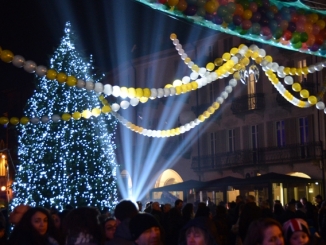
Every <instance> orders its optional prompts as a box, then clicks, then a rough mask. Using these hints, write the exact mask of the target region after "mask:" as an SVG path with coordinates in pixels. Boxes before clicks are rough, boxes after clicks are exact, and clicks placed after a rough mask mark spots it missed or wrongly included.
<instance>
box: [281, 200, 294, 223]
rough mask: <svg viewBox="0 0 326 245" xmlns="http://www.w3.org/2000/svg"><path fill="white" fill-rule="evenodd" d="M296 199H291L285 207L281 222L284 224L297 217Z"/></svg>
mask: <svg viewBox="0 0 326 245" xmlns="http://www.w3.org/2000/svg"><path fill="white" fill-rule="evenodd" d="M295 218H296V216H295V200H290V201H289V202H288V204H287V205H286V207H285V211H284V213H283V215H282V217H281V224H282V225H283V224H284V223H285V222H286V221H288V220H290V219H295Z"/></svg>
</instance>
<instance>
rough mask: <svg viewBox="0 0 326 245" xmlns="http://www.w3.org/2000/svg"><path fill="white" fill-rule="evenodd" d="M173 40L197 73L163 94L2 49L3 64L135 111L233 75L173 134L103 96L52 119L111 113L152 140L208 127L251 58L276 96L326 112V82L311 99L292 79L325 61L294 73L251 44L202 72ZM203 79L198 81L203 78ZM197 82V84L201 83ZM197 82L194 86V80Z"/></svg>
mask: <svg viewBox="0 0 326 245" xmlns="http://www.w3.org/2000/svg"><path fill="white" fill-rule="evenodd" d="M170 39H171V40H172V41H173V44H174V45H175V48H176V50H177V51H178V53H179V55H180V56H181V59H182V60H184V62H185V64H186V65H188V67H189V68H190V69H191V70H192V73H191V74H190V77H188V76H185V77H183V78H182V81H181V80H176V81H174V83H173V85H171V84H166V85H165V87H164V89H162V88H159V89H157V90H156V89H148V88H136V89H135V88H126V87H121V88H120V87H119V86H113V87H112V86H111V85H109V84H106V85H104V86H103V84H102V83H95V84H94V83H93V82H91V81H89V82H85V81H83V80H81V79H78V80H77V78H76V77H75V76H68V75H67V74H65V73H63V72H57V71H56V70H54V69H47V68H46V67H45V66H36V64H35V62H33V61H25V59H24V58H23V57H22V56H20V55H15V56H14V55H13V53H12V52H11V51H9V50H2V49H1V48H0V59H1V60H2V61H4V62H6V63H10V62H12V63H13V65H15V66H16V67H24V70H25V71H27V72H29V73H34V72H35V73H36V74H37V75H38V76H46V77H47V79H49V80H55V79H56V80H57V81H58V82H59V83H66V84H67V85H68V86H71V87H72V86H77V87H78V88H84V87H85V89H87V90H89V91H91V90H94V91H95V92H97V93H100V94H101V93H104V94H106V95H113V96H115V97H119V96H120V97H121V98H126V97H129V98H130V99H131V100H130V104H131V105H133V106H136V105H137V104H138V103H139V101H140V102H142V103H146V102H147V101H148V98H150V99H155V98H161V97H167V96H172V95H179V94H183V93H187V92H190V91H191V90H195V89H197V88H201V87H202V86H205V85H207V84H208V83H211V82H212V81H215V80H217V79H219V78H223V77H228V76H229V75H230V74H233V77H234V78H233V79H231V80H230V83H229V84H230V85H228V86H226V88H225V91H223V92H222V93H221V96H219V97H218V98H217V99H216V102H214V103H213V104H212V105H211V106H210V107H209V108H207V110H206V111H205V112H204V113H203V114H201V115H200V116H199V117H198V118H197V119H195V120H194V121H191V122H189V123H187V124H185V125H183V126H180V127H177V128H173V129H169V130H150V129H144V128H142V127H140V126H137V125H135V124H132V123H131V122H129V121H127V120H126V119H125V118H123V117H122V116H121V115H120V114H118V113H117V111H118V110H119V109H120V107H121V108H123V109H127V108H128V107H129V102H128V101H125V100H123V101H122V102H121V103H120V105H118V104H117V103H113V104H112V105H111V106H110V105H109V103H108V102H107V100H106V99H105V98H104V96H103V95H100V96H99V100H100V101H101V102H102V104H103V107H102V108H93V109H92V110H84V111H82V112H78V111H76V112H74V113H72V114H69V113H63V114H62V115H61V116H60V115H57V114H55V115H53V116H52V117H51V120H52V121H53V122H58V121H60V120H63V121H69V120H70V119H71V118H73V119H75V120H80V119H81V118H85V119H89V118H90V117H91V116H95V117H98V116H99V115H100V114H101V113H103V114H107V113H111V114H112V115H113V116H115V117H116V118H117V120H118V121H119V122H121V123H122V124H123V125H124V126H126V127H127V128H129V129H130V130H132V131H134V132H136V133H139V134H142V135H144V136H152V137H170V136H175V135H179V134H181V133H184V132H186V131H188V130H190V129H192V128H194V127H195V126H197V125H199V124H200V123H201V122H204V121H205V120H206V119H207V118H209V117H210V115H211V114H213V113H214V112H215V111H216V110H217V109H218V108H219V107H220V105H221V104H222V103H223V102H224V100H225V99H226V98H227V97H228V94H229V93H231V92H232V90H233V88H232V87H235V86H236V84H237V80H239V79H240V78H241V75H240V73H239V71H241V70H243V69H245V68H246V67H247V66H248V65H249V63H250V60H249V59H250V58H251V59H252V60H255V62H256V63H257V64H259V65H261V66H262V69H263V70H264V71H265V74H266V76H267V77H268V79H269V80H270V81H271V83H272V84H273V85H274V87H275V88H276V89H277V91H278V92H279V93H280V94H281V95H282V96H283V97H284V98H285V99H286V100H288V101H289V102H290V103H291V104H293V105H295V106H297V107H300V108H307V107H310V106H312V105H316V108H317V109H319V110H323V109H324V112H325V113H326V108H325V104H324V102H322V101H318V100H321V98H322V96H323V95H324V93H325V92H326V78H325V81H324V83H323V86H322V90H321V91H320V92H319V93H318V96H317V97H316V96H314V95H312V96H310V94H309V91H308V90H305V89H301V85H300V84H299V83H293V78H292V77H291V76H289V75H298V76H299V75H307V74H308V73H313V72H316V71H320V70H322V69H323V68H324V67H325V66H326V61H323V62H319V63H317V64H315V65H311V66H309V67H303V68H290V67H283V66H279V64H278V63H276V62H273V58H272V57H271V56H266V51H265V50H264V49H259V48H258V47H257V46H256V45H251V46H250V47H249V48H248V47H247V46H246V45H244V44H241V45H240V46H239V48H232V49H231V50H230V53H227V52H226V53H224V54H223V55H222V58H216V59H215V60H214V63H212V62H209V63H207V65H206V68H203V67H201V68H200V67H199V66H198V65H196V64H195V63H194V62H193V61H191V59H190V58H189V57H188V55H187V54H186V53H185V52H184V50H183V49H182V45H181V44H180V43H179V40H178V39H177V36H176V35H175V34H171V35H170ZM215 66H219V67H218V68H217V69H216V70H214V68H215ZM275 72H277V76H278V77H279V78H284V83H285V84H286V85H292V90H293V91H294V92H299V93H300V96H301V97H302V98H304V99H308V100H307V101H304V100H300V99H297V98H296V97H294V95H293V94H292V93H291V92H289V91H288V90H286V89H285V87H284V86H283V84H282V83H280V81H279V79H278V78H277V76H276V74H275ZM199 76H200V77H201V78H200V79H198V77H199ZM196 79H197V80H196ZM191 80H192V81H191ZM40 121H42V122H43V123H47V122H49V121H50V118H49V117H48V116H43V117H41V118H38V117H35V118H28V117H22V118H20V119H19V118H17V117H12V118H10V119H9V118H7V117H0V124H7V123H11V124H13V125H17V124H18V123H21V124H27V123H29V122H31V123H33V124H37V123H39V122H40Z"/></svg>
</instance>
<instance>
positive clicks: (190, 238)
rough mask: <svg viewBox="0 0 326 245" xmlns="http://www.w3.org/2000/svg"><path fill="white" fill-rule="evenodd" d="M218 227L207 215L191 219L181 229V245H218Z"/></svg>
mask: <svg viewBox="0 0 326 245" xmlns="http://www.w3.org/2000/svg"><path fill="white" fill-rule="evenodd" d="M216 234H217V231H216V227H215V225H214V223H213V221H212V220H210V219H209V218H207V217H197V218H194V219H192V220H190V221H189V222H188V223H187V224H186V225H185V226H184V227H183V228H182V230H181V232H180V236H179V243H178V244H179V245H217V244H218V237H217V235H216Z"/></svg>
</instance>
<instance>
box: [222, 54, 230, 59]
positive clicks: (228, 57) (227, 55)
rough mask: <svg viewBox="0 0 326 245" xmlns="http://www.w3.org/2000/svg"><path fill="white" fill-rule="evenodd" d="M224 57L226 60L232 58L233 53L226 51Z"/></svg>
mask: <svg viewBox="0 0 326 245" xmlns="http://www.w3.org/2000/svg"><path fill="white" fill-rule="evenodd" d="M222 59H223V60H225V61H227V60H229V59H231V55H230V53H224V54H223V55H222Z"/></svg>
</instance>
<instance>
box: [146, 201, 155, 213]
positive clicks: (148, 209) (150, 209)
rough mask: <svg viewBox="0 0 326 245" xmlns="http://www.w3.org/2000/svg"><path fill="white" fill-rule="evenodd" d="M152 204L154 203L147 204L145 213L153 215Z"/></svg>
mask: <svg viewBox="0 0 326 245" xmlns="http://www.w3.org/2000/svg"><path fill="white" fill-rule="evenodd" d="M152 203H153V202H152V201H150V202H147V203H146V207H145V209H144V212H145V213H151V211H152Z"/></svg>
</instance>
